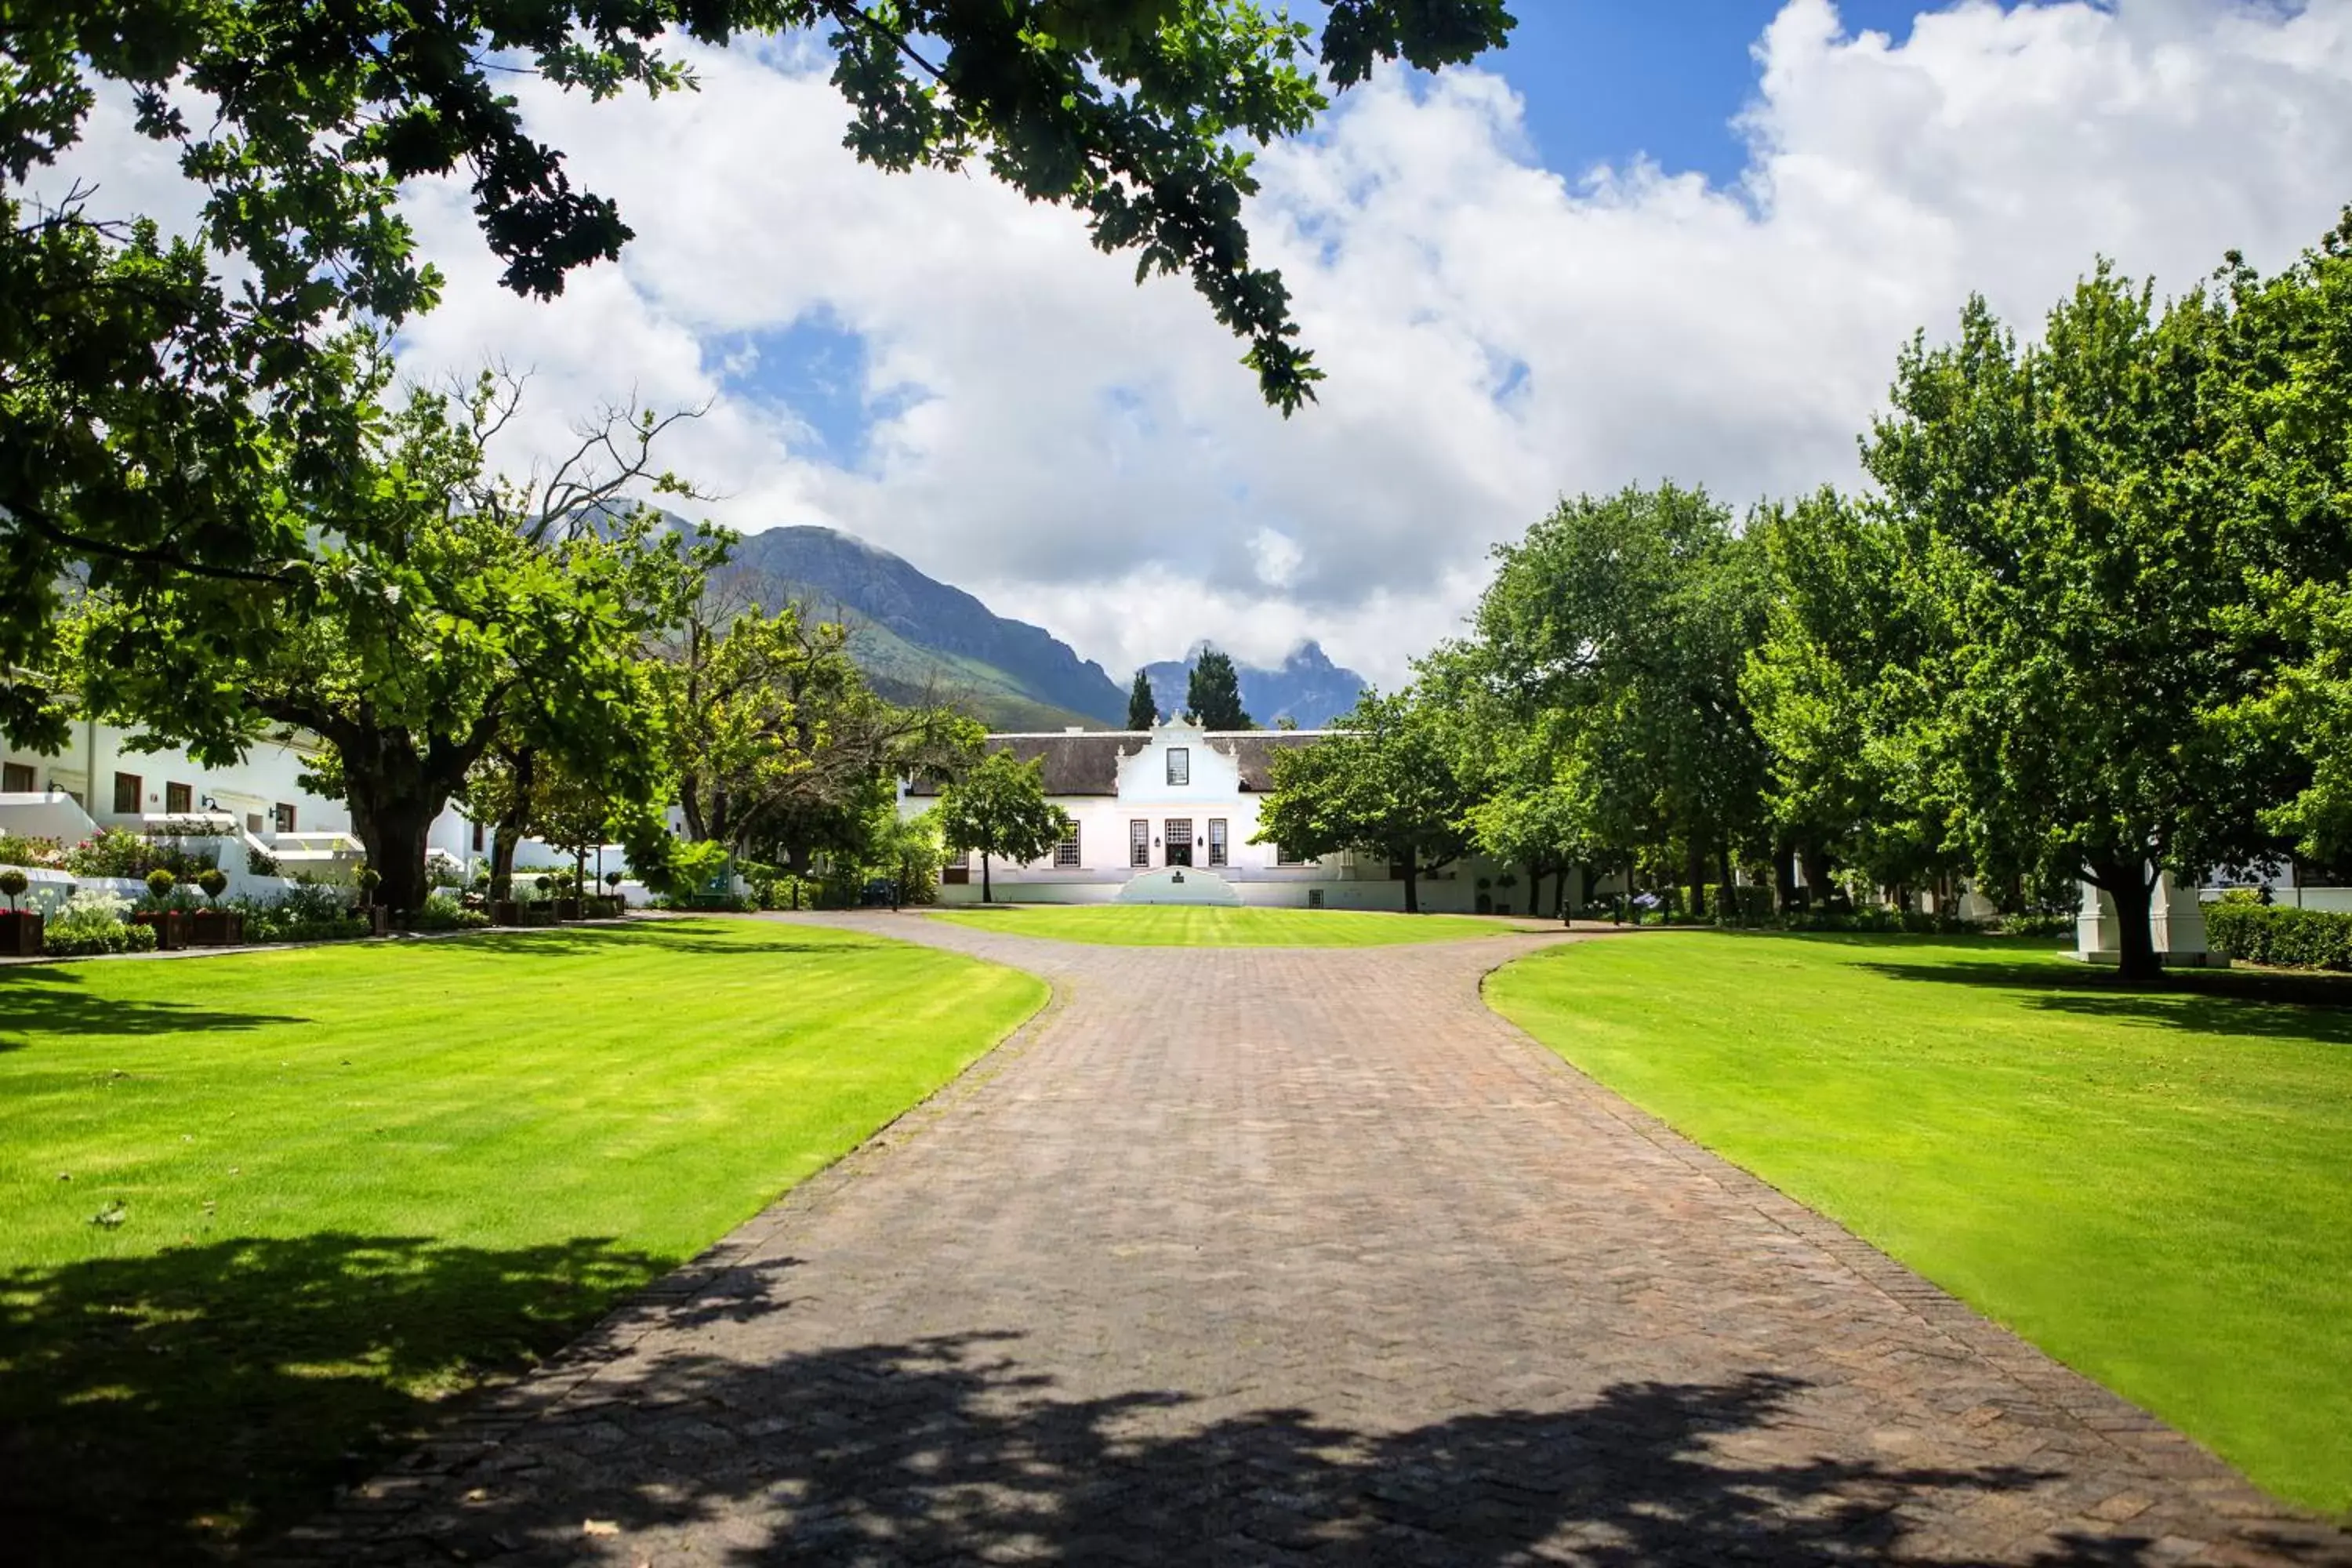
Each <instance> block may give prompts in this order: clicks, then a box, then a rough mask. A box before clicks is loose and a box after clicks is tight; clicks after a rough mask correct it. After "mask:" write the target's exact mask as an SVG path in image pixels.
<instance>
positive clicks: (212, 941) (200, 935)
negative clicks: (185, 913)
mask: <svg viewBox="0 0 2352 1568" xmlns="http://www.w3.org/2000/svg"><path fill="white" fill-rule="evenodd" d="M189 922H190V923H189V927H188V932H189V934H188V941H189V944H190V945H191V946H194V947H242V946H244V945H245V912H244V911H243V910H196V911H195V913H194V915H192V916H190V917H189Z"/></svg>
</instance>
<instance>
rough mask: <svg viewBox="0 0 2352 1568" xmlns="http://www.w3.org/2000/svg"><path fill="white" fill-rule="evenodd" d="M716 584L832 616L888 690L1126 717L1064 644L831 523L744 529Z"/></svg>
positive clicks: (900, 695)
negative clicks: (746, 532) (746, 530)
mask: <svg viewBox="0 0 2352 1568" xmlns="http://www.w3.org/2000/svg"><path fill="white" fill-rule="evenodd" d="M719 585H720V586H722V587H723V588H724V589H725V591H727V592H729V593H730V594H734V595H740V596H743V597H745V598H747V599H748V598H756V599H758V600H759V601H760V602H761V604H762V605H767V606H768V607H770V608H774V607H776V606H778V605H782V604H783V603H785V602H786V601H787V600H790V601H792V602H793V603H795V604H798V605H802V606H803V608H805V609H808V610H811V611H813V612H814V614H816V615H817V616H820V617H822V618H823V619H825V620H837V621H839V622H841V623H842V624H843V625H844V626H847V627H848V628H849V651H850V655H851V657H852V658H855V659H856V661H857V664H858V666H859V668H862V669H864V670H865V671H866V679H868V680H870V681H871V682H872V683H873V685H874V689H876V690H877V691H879V692H881V693H882V694H883V695H884V696H886V697H889V698H891V699H893V700H898V701H902V702H903V701H910V700H916V699H918V698H921V697H932V698H936V699H948V700H961V701H962V702H963V703H965V704H966V705H967V706H968V707H970V708H971V710H972V711H973V712H974V713H976V714H978V715H979V716H980V718H981V719H982V721H985V722H986V723H987V724H988V725H989V726H990V727H991V728H992V729H1003V730H1060V729H1065V728H1066V727H1068V726H1069V725H1072V724H1084V725H1086V726H1087V727H1088V728H1090V729H1103V728H1110V729H1116V728H1118V726H1120V725H1121V724H1124V723H1125V722H1126V721H1127V688H1126V687H1125V686H1123V685H1120V684H1119V683H1118V682H1115V681H1113V680H1112V679H1111V678H1110V677H1109V676H1108V675H1106V674H1104V673H1103V668H1102V666H1100V665H1098V664H1097V663H1095V662H1094V661H1093V660H1091V659H1082V658H1079V657H1078V656H1077V654H1076V652H1075V651H1074V650H1073V649H1072V648H1071V647H1070V646H1069V644H1067V643H1066V642H1062V641H1060V640H1059V639H1058V638H1056V637H1054V636H1052V635H1051V634H1050V633H1048V632H1047V631H1046V630H1045V628H1044V627H1042V626H1031V625H1029V624H1028V623H1027V622H1026V621H1015V620H1010V619H1007V618H1006V617H1004V616H999V615H996V614H994V613H993V612H992V611H991V610H990V609H989V607H988V606H987V605H983V604H982V603H981V602H980V601H979V600H978V599H975V598H973V597H972V596H971V595H970V594H967V593H965V592H964V591H963V590H962V589H961V588H951V587H950V586H948V585H947V584H944V583H941V582H939V581H937V580H935V579H933V578H930V577H927V576H925V575H924V574H922V573H921V572H919V571H918V570H916V569H915V567H914V566H912V565H910V564H909V563H907V562H906V561H904V560H901V559H900V558H899V557H898V556H896V555H893V554H891V553H890V552H888V551H887V550H879V549H877V548H876V547H875V546H873V545H871V544H867V543H866V542H864V541H862V540H858V539H853V538H852V537H850V536H849V535H848V534H845V533H842V532H839V531H835V530H834V529H830V528H814V527H802V528H772V529H770V530H768V531H766V532H764V533H748V534H745V535H744V536H743V540H742V542H741V543H740V545H739V546H737V548H736V551H735V556H734V559H733V560H732V561H730V563H728V565H727V566H726V567H725V568H724V570H723V572H722V574H721V576H720V578H719Z"/></svg>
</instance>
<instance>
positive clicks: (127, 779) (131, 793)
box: [114, 773, 139, 816]
mask: <svg viewBox="0 0 2352 1568" xmlns="http://www.w3.org/2000/svg"><path fill="white" fill-rule="evenodd" d="M138 810H139V775H138V774H137V773H117V774H115V775H114V811H115V815H116V816H133V815H135V814H136V813H137V812H138Z"/></svg>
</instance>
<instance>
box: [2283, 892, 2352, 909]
mask: <svg viewBox="0 0 2352 1568" xmlns="http://www.w3.org/2000/svg"><path fill="white" fill-rule="evenodd" d="M2271 899H2272V901H2273V902H2275V903H2280V904H2284V905H2286V906H2287V907H2288V908H2289V909H2296V910H2326V911H2327V912H2328V913H2330V914H2337V915H2343V914H2352V888H2274V889H2272V891H2271Z"/></svg>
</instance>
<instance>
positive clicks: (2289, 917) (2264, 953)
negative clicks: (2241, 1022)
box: [2205, 900, 2352, 970]
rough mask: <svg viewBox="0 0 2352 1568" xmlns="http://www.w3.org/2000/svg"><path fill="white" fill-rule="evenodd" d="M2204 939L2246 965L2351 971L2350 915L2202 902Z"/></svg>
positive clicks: (2351, 920) (2285, 907) (2268, 905)
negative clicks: (2261, 964)
mask: <svg viewBox="0 0 2352 1568" xmlns="http://www.w3.org/2000/svg"><path fill="white" fill-rule="evenodd" d="M2205 938H2206V940H2207V941H2208V942H2210V943H2211V944H2212V946H2213V948H2214V950H2215V951H2216V952H2226V953H2228V954H2229V955H2230V956H2231V958H2241V959H2243V960H2245V961H2246V962H2247V963H2264V964H2273V965H2276V966H2277V967H2279V968H2282V969H2344V970H2352V914H2336V913H2334V912H2332V911H2330V910H2298V909H2294V908H2292V907H2290V906H2287V905H2284V904H2256V903H2242V902H2239V901H2236V900H2224V901H2222V902H2221V903H2217V904H2208V905H2206V906H2205Z"/></svg>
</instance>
